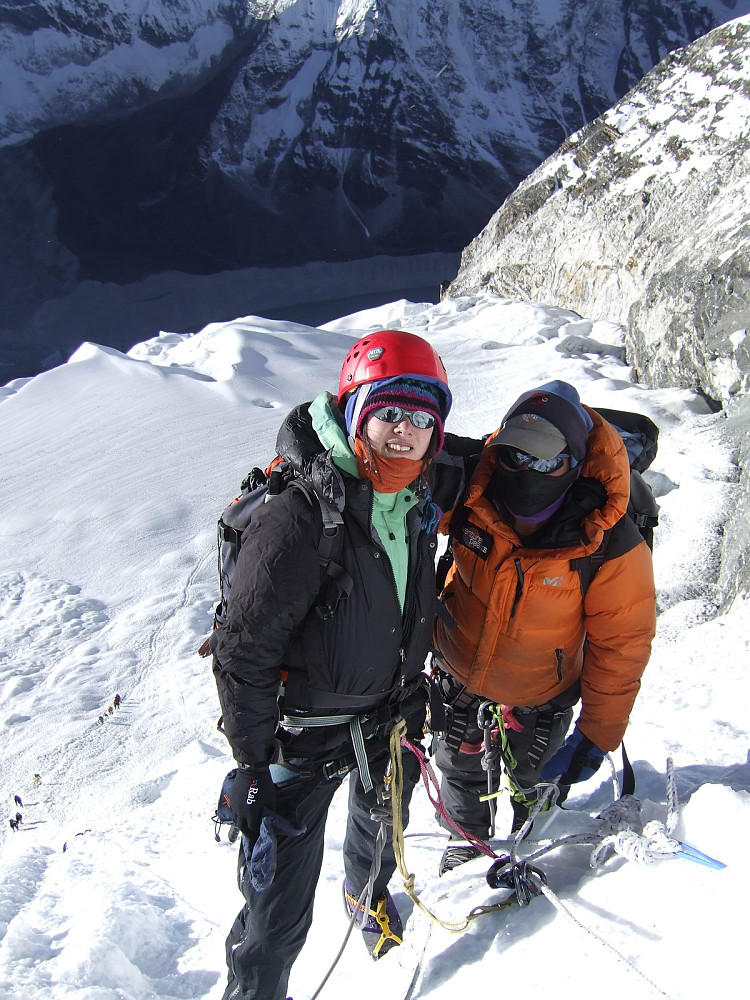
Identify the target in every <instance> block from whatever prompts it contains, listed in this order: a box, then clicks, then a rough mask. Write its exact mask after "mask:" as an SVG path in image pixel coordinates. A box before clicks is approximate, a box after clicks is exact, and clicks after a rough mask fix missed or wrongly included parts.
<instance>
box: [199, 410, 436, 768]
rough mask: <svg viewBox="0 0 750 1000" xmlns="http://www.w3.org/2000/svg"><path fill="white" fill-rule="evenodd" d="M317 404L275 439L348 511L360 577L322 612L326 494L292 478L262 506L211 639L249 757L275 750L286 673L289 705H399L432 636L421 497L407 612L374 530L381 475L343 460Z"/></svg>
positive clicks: (304, 743) (338, 739) (285, 706)
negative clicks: (361, 475) (315, 424)
mask: <svg viewBox="0 0 750 1000" xmlns="http://www.w3.org/2000/svg"><path fill="white" fill-rule="evenodd" d="M308 405H309V404H304V405H302V406H300V407H297V408H296V409H295V410H293V411H292V413H290V414H289V416H288V417H287V419H286V421H285V423H284V425H283V426H282V428H281V430H280V432H279V437H278V440H277V450H278V452H279V454H281V455H283V456H284V457H285V458H286V459H287V460H288V461H289V462H291V463H292V465H293V466H294V467H295V469H296V470H297V471H298V472H299V474H300V475H301V476H303V477H304V478H305V479H307V480H308V481H309V482H311V483H312V484H313V485H314V487H315V489H316V490H317V491H318V492H320V493H323V494H324V495H325V496H326V498H327V499H328V500H329V502H331V503H334V504H335V505H336V506H337V507H338V508H339V510H341V511H342V513H343V519H344V523H343V528H340V529H339V530H340V531H343V538H342V542H343V544H342V546H341V553H340V558H339V559H338V561H339V563H340V564H341V566H342V567H343V569H344V570H345V571H346V573H348V574H349V576H350V577H351V579H352V581H353V587H352V590H351V593H349V594H348V595H347V596H346V597H344V598H343V599H341V600H339V601H338V603H337V604H336V602H335V600H334V601H332V602H331V603H334V604H336V610H335V612H334V614H333V615H332V616H331V617H330V618H329V619H328V620H324V618H323V617H322V616H321V615H320V614H318V612H317V608H318V606H319V604H320V603H321V601H320V594H321V588H332V587H333V588H335V584H334V583H333V581H332V580H331V579H330V577H329V576H328V574H326V573H325V570H324V569H322V568H321V565H320V560H319V558H318V542H319V539H320V535H321V531H322V518H321V514H320V509H319V507H318V505H317V504H314V505H313V504H311V502H310V501H309V500H308V499H307V498H306V497H305V495H304V494H303V493H302V491H301V490H296V489H287V490H285V491H284V492H283V493H281V494H279V496H277V497H275V498H274V499H273V500H272V501H271V502H270V503H267V504H265V505H264V506H263V507H262V508H261V509H260V510H259V511H257V513H256V514H255V515H254V517H253V521H252V523H251V524H250V526H249V527H248V528H247V529H246V531H245V534H244V536H243V540H242V548H241V550H240V554H239V558H238V561H237V569H236V572H235V577H234V580H233V582H232V589H231V592H230V596H229V601H228V618H227V622H226V624H225V625H224V626H223V627H221V628H219V629H217V630H216V631H215V632H214V633H213V635H212V638H211V646H212V649H213V652H214V674H215V677H216V683H217V687H218V691H219V700H220V703H221V709H222V713H223V718H224V730H225V732H226V735H227V737H228V739H229V742H230V744H231V746H232V750H233V752H234V755H235V757H236V759H237V760H238V761H239V762H240V763H245V764H263V763H266V762H268V761H269V759H270V757H271V754H272V750H273V740H274V734H275V732H276V728H277V722H278V718H279V716H278V711H279V706H278V700H279V691H280V684H281V681H282V677H283V676H284V675H286V674H287V673H288V677H287V680H286V684H285V691H284V695H283V703H282V705H281V709H282V711H285V712H294V713H299V714H305V713H307V714H312V715H330V714H343V713H354V714H357V715H360V714H365V713H371V712H373V711H376V710H377V709H380V708H383V707H384V706H387V705H388V704H390V705H392V706H394V707H398V705H399V694H400V693H404V692H408V691H409V690H412V691H413V689H414V686H415V685H414V683H413V682H415V681H416V680H417V679H418V678H419V676H420V674H421V673H422V671H423V667H424V662H425V658H426V656H427V653H428V651H429V647H430V641H431V636H432V626H433V618H434V613H435V603H436V598H435V566H434V559H435V552H436V537H435V536H434V535H428V534H426V533H425V532H424V531H423V530H422V526H421V524H422V506H423V501H421V500H420V498H419V497H418V496H416V495H415V497H414V508H413V510H411V511H410V512H409V514H408V515H407V534H408V537H409V553H410V557H409V578H408V585H407V591H406V600H405V607H404V609H403V613H402V611H401V608H400V606H399V600H398V595H397V591H396V584H395V581H394V578H393V573H392V570H391V566H390V561H389V559H388V557H387V556H386V554H385V551H384V549H383V548H382V547H381V545H380V543H379V541H378V539H377V536H376V535H375V533H374V532H373V529H372V523H371V511H372V485H371V483H370V482H369V481H368V480H359V479H356V478H354V477H351V476H346V475H343V474H342V473H341V472H340V471H339V470H338V469H337V468H336V467H335V466H334V464H333V462H332V461H331V458H330V454H329V453H327V452H326V451H325V450H323V447H322V445H321V443H320V441H319V440H318V437H317V435H316V434H315V432H314V430H313V428H312V424H311V421H310V417H309V414H308V412H307V407H308ZM329 596H331V595H329ZM282 671H284V674H282ZM423 702H424V698H423V697H422V703H423ZM347 734H348V726H347V725H346V724H344V725H341V726H338V725H337V726H333V727H327V728H326V729H325V730H324V731H321V730H304V731H303V732H302V733H301V734H299V735H298V736H296V737H295V738H294V752H296V753H303V754H304V753H306V752H307V753H312V754H314V753H316V752H318V751H320V752H325V748H326V747H328V746H337V745H341V743H342V742H343V741H344V740H345V739H346V736H347Z"/></svg>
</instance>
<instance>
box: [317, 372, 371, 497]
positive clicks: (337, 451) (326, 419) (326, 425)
mask: <svg viewBox="0 0 750 1000" xmlns="http://www.w3.org/2000/svg"><path fill="white" fill-rule="evenodd" d="M332 402H333V396H332V395H331V394H330V393H329V392H321V393H320V395H319V396H316V397H315V399H314V400H313V401H312V403H310V407H309V413H310V419H311V420H312V425H313V430H314V431H315V433H316V434H317V435H318V440H319V441H320V443H321V444H322V445H323V447H324V448H325V450H326V451H330V453H331V457H332V458H333V462H334V465H335V466H336V467H337V468H338V469H340V470H341V471H342V472H346V473H347V474H348V475H350V476H354V478H355V479H359V478H360V477H359V472H358V471H357V457H356V455H355V454H354V453H353V452H352V450H351V448H350V447H349V441H348V440H347V436H346V431H345V430H344V428H343V427H342V426H341V425H340V424H339V422H338V420H337V419H336V417H335V415H334V412H333V410H332V408H331V403H332Z"/></svg>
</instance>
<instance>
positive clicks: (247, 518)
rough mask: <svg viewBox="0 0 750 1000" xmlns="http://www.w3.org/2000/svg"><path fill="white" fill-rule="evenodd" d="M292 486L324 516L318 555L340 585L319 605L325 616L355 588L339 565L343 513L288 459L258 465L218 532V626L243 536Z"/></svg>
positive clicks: (227, 509) (224, 614)
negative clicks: (260, 509)
mask: <svg viewBox="0 0 750 1000" xmlns="http://www.w3.org/2000/svg"><path fill="white" fill-rule="evenodd" d="M290 488H294V489H298V490H301V491H302V493H303V494H304V495H305V497H306V498H307V500H308V501H309V503H311V504H317V505H318V506H319V508H320V513H321V517H322V519H323V530H322V533H321V536H320V541H319V542H318V558H319V560H320V565H321V568H322V569H324V570H325V573H326V575H327V576H328V577H330V578H331V579H333V581H334V582H335V584H336V591H337V597H336V599H335V601H333V602H327V603H321V604H318V605H317V606H316V611H317V613H318V614H319V615H320V617H321V618H324V619H326V618H329V617H331V616H332V615H333V613H334V611H335V609H336V605H337V604H338V601H339V600H340V599H341V597H344V596H346V595H347V594H348V593H349V592H350V591H351V588H352V580H351V577H350V576H349V574H348V573H346V572H345V571H344V570H343V568H342V567H341V566H340V565H339V559H340V558H341V547H342V545H343V540H342V534H343V532H342V530H341V526H342V524H343V518H342V516H341V512H340V511H339V510H338V509H337V508H336V507H334V506H333V505H332V504H330V503H328V501H327V500H326V499H325V498H324V497H322V496H321V495H320V494H319V493H318V492H317V491H316V490H315V489H314V488H313V486H312V485H311V484H310V483H309V482H307V481H306V480H303V479H301V478H299V477H298V476H297V475H296V474H295V472H294V470H293V469H292V468H291V466H290V465H289V464H288V463H287V462H285V461H283V460H281V461H277V462H276V463H272V465H271V466H270V467H269V469H268V470H267V471H266V472H264V471H263V469H259V468H257V467H256V468H253V469H251V470H250V472H249V473H248V475H247V476H246V477H245V479H244V480H243V482H242V484H241V486H240V495H239V496H237V497H235V498H234V500H232V502H231V503H230V504H228V505H227V507H225V509H224V511H223V513H222V515H221V517H220V518H219V523H218V525H217V531H216V534H217V549H218V569H219V589H220V593H221V600H220V601H219V603H218V604H217V605H216V610H215V612H214V628H219V626H221V625H223V624H224V622H225V621H226V618H227V600H228V598H229V592H230V590H231V589H232V580H233V579H234V573H235V569H236V568H237V558H238V556H239V554H240V549H241V547H242V535H243V533H244V531H245V529H246V528H247V527H248V525H249V524H250V522H251V520H252V517H253V514H254V512H255V511H256V510H257V509H258V507H260V506H261V504H264V503H268V502H269V501H270V500H273V498H274V497H277V496H279V494H280V493H283V492H284V490H286V489H290ZM198 652H199V653H200V654H201V655H202V656H208V655H209V653H210V652H211V650H210V648H209V646H208V640H206V642H204V643H203V645H202V646H201V647H200V649H199V651H198Z"/></svg>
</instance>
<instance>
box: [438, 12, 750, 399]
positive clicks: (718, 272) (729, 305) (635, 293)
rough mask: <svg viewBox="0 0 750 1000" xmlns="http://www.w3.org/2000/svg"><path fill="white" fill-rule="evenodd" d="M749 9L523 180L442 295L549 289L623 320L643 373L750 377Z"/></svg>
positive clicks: (742, 383) (732, 389) (570, 303)
mask: <svg viewBox="0 0 750 1000" xmlns="http://www.w3.org/2000/svg"><path fill="white" fill-rule="evenodd" d="M749 80H750V18H747V17H745V18H740V19H737V20H735V21H734V22H731V23H729V24H727V25H724V26H722V27H720V28H717V29H716V30H714V31H713V32H711V33H710V34H708V35H706V36H705V37H703V38H702V39H700V40H698V41H697V42H695V43H693V44H692V45H690V46H688V47H687V48H685V49H683V50H681V51H680V52H678V53H674V54H672V55H671V56H669V57H668V58H667V59H666V60H665V61H664V62H662V63H661V64H659V66H658V67H657V68H656V69H654V70H653V71H652V72H651V73H649V74H648V75H647V76H646V77H645V79H644V80H643V81H642V82H641V83H640V84H639V85H638V86H637V87H636V88H635V89H634V90H632V91H630V93H629V94H627V95H626V97H625V98H624V99H623V100H622V101H620V102H618V103H617V104H615V105H614V107H613V108H611V109H610V110H609V111H607V112H605V114H603V115H601V116H600V117H599V118H597V119H596V120H595V121H593V122H592V123H591V124H590V125H587V126H586V127H585V128H583V129H582V130H580V131H579V132H578V133H576V134H575V135H573V136H572V137H571V138H570V139H569V140H567V141H566V142H565V143H563V144H562V146H561V147H560V149H559V150H558V151H557V152H556V153H555V154H554V155H553V156H552V157H550V158H549V159H548V160H547V161H546V162H545V163H544V164H543V165H542V166H541V167H539V168H538V169H537V170H536V171H535V172H534V173H532V174H531V176H530V177H529V178H528V179H527V180H526V181H524V183H523V184H521V185H520V186H519V187H518V188H517V190H516V191H514V193H513V194H512V195H511V196H510V197H509V198H508V199H507V200H506V202H505V203H504V204H503V206H502V207H501V208H500V210H499V211H498V212H497V213H496V214H495V215H494V216H493V218H492V220H491V221H490V223H489V224H488V226H487V227H486V228H485V229H484V231H483V232H482V233H481V234H480V235H479V236H478V237H477V238H476V239H475V240H474V241H473V243H472V244H471V245H470V246H469V247H468V248H467V249H466V251H465V252H464V254H463V256H462V262H461V267H460V270H459V273H458V275H457V277H456V280H455V281H454V282H453V283H452V284H451V286H450V289H449V290H448V294H450V295H460V294H464V293H466V292H469V291H474V290H477V289H480V288H481V289H485V290H487V289H489V290H492V291H495V292H498V293H499V294H501V295H508V296H511V297H521V298H532V299H539V300H541V301H544V302H549V303H554V304H559V305H561V306H564V307H566V308H570V309H574V310H576V311H578V312H581V313H583V314H585V315H586V316H591V317H594V318H596V317H602V318H604V317H606V318H608V319H611V320H614V321H615V322H618V323H621V324H622V325H623V326H625V327H626V329H627V331H628V355H629V359H630V361H631V363H632V364H633V365H634V366H635V367H636V369H637V370H638V371H639V373H640V374H641V375H642V376H643V377H644V379H646V380H648V381H650V382H652V383H654V384H657V385H687V386H693V387H695V388H698V389H700V390H701V391H703V392H704V393H705V394H706V395H708V396H710V397H712V398H713V399H715V400H717V401H722V400H725V399H727V398H729V397H731V396H733V395H736V394H738V393H742V392H745V391H746V390H747V389H748V387H749V386H750V340H749V339H748V337H747V330H746V328H747V326H748V320H749V319H750V266H749V265H748V261H749V260H750V155H748V154H749V153H750V82H749Z"/></svg>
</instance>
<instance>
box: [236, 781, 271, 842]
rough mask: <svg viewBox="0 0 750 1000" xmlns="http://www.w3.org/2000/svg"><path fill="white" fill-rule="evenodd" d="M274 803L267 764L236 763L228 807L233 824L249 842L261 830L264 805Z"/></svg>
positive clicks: (266, 806) (266, 807)
mask: <svg viewBox="0 0 750 1000" xmlns="http://www.w3.org/2000/svg"><path fill="white" fill-rule="evenodd" d="M275 805H276V785H274V783H273V779H272V778H271V772H270V771H269V769H268V765H266V766H265V767H238V768H237V774H236V775H235V777H234V781H233V782H232V785H231V788H230V789H229V808H230V809H231V810H232V817H233V818H234V825H235V826H236V827H237V828H238V829H239V830H240V832H241V833H243V834H244V835H245V837H247V839H248V841H249V842H250V846H251V847H252V845H253V844H254V843H255V841H256V840H257V839H258V835H259V833H260V826H261V819H262V817H263V810H264V809H273V808H274V806H275Z"/></svg>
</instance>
